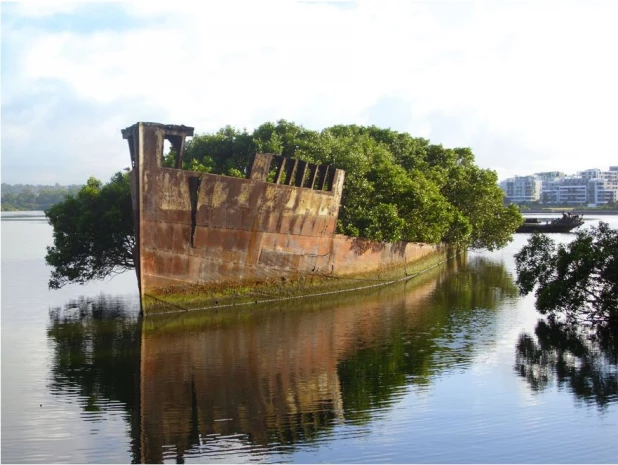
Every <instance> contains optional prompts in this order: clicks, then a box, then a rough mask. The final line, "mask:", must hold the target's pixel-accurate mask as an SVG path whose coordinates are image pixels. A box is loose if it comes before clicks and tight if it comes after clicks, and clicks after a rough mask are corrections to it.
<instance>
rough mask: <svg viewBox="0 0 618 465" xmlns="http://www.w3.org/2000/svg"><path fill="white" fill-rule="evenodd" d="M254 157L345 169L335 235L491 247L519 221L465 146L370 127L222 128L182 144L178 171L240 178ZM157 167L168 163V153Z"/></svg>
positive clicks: (267, 125)
mask: <svg viewBox="0 0 618 465" xmlns="http://www.w3.org/2000/svg"><path fill="white" fill-rule="evenodd" d="M255 152H265V153H275V154H279V155H283V156H286V157H295V158H299V159H301V160H305V161H308V162H313V163H321V164H331V165H334V166H336V167H337V168H340V169H343V170H345V172H346V180H345V183H344V190H343V198H342V202H341V209H340V213H339V221H338V232H339V233H341V234H347V235H350V236H360V237H364V238H367V239H372V240H376V241H410V242H428V243H434V244H435V243H439V242H448V243H450V244H452V245H455V246H457V247H463V248H465V247H470V246H471V247H476V248H487V249H490V250H493V249H496V248H501V247H503V246H505V245H506V244H507V243H508V242H509V241H510V240H511V237H512V234H513V232H514V231H515V229H517V227H518V226H519V224H520V223H521V222H522V216H521V214H520V212H519V211H518V209H517V207H516V206H514V205H511V206H505V205H504V204H503V202H504V193H503V192H502V190H501V189H500V188H499V187H498V183H497V182H498V179H497V175H496V173H495V172H494V171H491V170H483V169H480V168H479V167H477V166H476V165H475V164H474V154H473V153H472V151H471V150H470V149H469V148H454V149H446V148H444V147H443V146H442V145H432V144H430V143H429V141H428V140H427V139H422V138H415V137H412V136H411V135H409V134H406V133H399V132H396V131H393V130H391V129H384V128H378V127H376V126H369V127H365V126H357V125H337V126H332V127H330V128H326V129H324V130H322V131H312V130H308V129H305V128H303V127H302V126H298V125H296V124H294V123H292V122H288V121H285V120H280V121H277V122H276V123H264V124H262V125H260V126H259V127H258V128H256V129H255V130H254V131H253V133H251V134H249V133H248V132H247V131H246V130H243V131H239V130H237V129H234V128H232V127H230V126H226V127H225V128H222V129H221V130H219V131H218V132H216V133H214V134H203V135H199V136H196V137H194V138H193V139H192V140H190V141H189V142H188V143H187V152H186V154H185V162H184V163H183V168H185V169H190V170H193V171H202V172H210V173H214V174H223V175H228V176H236V177H244V176H246V174H247V167H248V165H249V163H250V160H251V157H252V155H253V154H254V153H255ZM164 164H165V165H166V166H173V154H168V156H167V157H166V159H165V161H164ZM273 176H274V173H273V174H272V175H271V176H270V178H269V179H270V180H272V179H273Z"/></svg>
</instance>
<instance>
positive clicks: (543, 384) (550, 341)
mask: <svg viewBox="0 0 618 465" xmlns="http://www.w3.org/2000/svg"><path fill="white" fill-rule="evenodd" d="M534 332H535V335H534V336H532V335H529V334H525V333H524V334H521V335H520V336H519V340H518V342H517V346H516V361H515V371H516V372H517V373H519V375H520V376H522V377H523V378H525V379H526V381H527V382H528V384H529V385H530V388H531V389H532V390H533V391H535V392H540V391H543V390H544V389H546V388H547V387H549V386H552V385H553V384H554V383H555V384H556V385H557V386H558V387H559V388H567V389H568V390H569V391H570V392H572V393H573V394H574V395H575V397H576V398H577V399H579V400H582V401H584V402H586V403H588V404H591V403H596V404H597V405H598V406H599V408H600V409H601V410H603V409H605V408H606V407H607V406H608V405H609V404H611V403H613V402H616V401H617V400H618V344H617V343H616V342H617V341H616V335H615V334H611V333H599V334H597V335H595V336H594V337H591V336H590V335H587V334H583V333H582V332H581V331H577V330H573V329H569V328H568V327H567V326H565V325H562V324H559V323H547V322H545V321H543V320H541V321H539V322H538V324H537V326H536V329H535V331H534Z"/></svg>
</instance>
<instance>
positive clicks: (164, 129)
mask: <svg viewBox="0 0 618 465" xmlns="http://www.w3.org/2000/svg"><path fill="white" fill-rule="evenodd" d="M122 135H123V137H124V138H125V139H127V140H128V143H129V150H130V154H131V162H132V171H131V194H132V197H133V211H134V219H135V223H136V240H137V246H136V251H135V255H136V263H137V266H136V271H137V275H138V281H139V287H140V295H141V302H142V310H143V311H144V312H147V311H148V309H147V308H145V299H144V297H145V295H147V294H153V293H154V294H156V293H157V292H158V289H159V288H161V287H166V286H175V285H179V284H210V283H212V284H218V285H222V286H225V285H226V284H230V285H235V284H237V283H241V282H258V281H261V280H263V279H270V278H273V277H280V278H288V277H292V278H293V277H298V276H299V274H302V275H306V274H310V273H321V274H323V273H325V272H327V273H330V274H331V275H333V276H338V277H343V276H348V275H352V274H359V273H373V272H376V271H378V270H380V269H383V268H390V267H393V266H398V265H404V264H406V263H411V262H413V261H415V260H418V259H419V258H422V257H424V256H426V255H429V254H431V253H433V252H435V251H436V250H437V248H436V247H434V246H430V245H427V244H411V243H409V244H389V243H374V242H370V241H361V240H359V239H357V238H351V237H347V236H342V235H336V234H335V230H336V225H337V215H338V213H339V204H340V201H341V194H342V191H343V183H344V178H345V173H344V172H343V171H342V170H339V169H334V168H333V167H329V166H324V165H314V164H310V163H306V162H300V161H298V160H291V159H285V158H283V157H281V156H278V155H273V154H256V155H255V157H254V159H253V164H252V166H251V169H250V171H249V174H248V177H247V179H241V178H233V177H227V176H220V175H213V174H205V173H198V172H193V171H187V170H181V169H176V168H165V167H162V166H161V161H162V158H163V143H164V140H165V139H168V140H170V142H172V144H173V145H174V147H176V149H177V154H178V159H177V160H176V166H181V160H182V157H183V156H184V153H183V152H184V144H185V138H186V137H188V136H192V135H193V128H191V127H187V126H176V125H163V124H157V123H137V124H135V125H133V126H131V127H129V128H127V129H124V130H123V131H122ZM272 170H275V182H268V181H267V177H268V174H269V172H271V171H272ZM276 181H281V182H282V183H277V182H276ZM327 189H328V190H327Z"/></svg>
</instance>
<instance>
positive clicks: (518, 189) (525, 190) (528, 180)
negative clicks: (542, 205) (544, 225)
mask: <svg viewBox="0 0 618 465" xmlns="http://www.w3.org/2000/svg"><path fill="white" fill-rule="evenodd" d="M542 186H543V182H542V181H541V180H540V179H539V178H537V177H536V176H515V177H514V178H510V179H506V180H505V181H502V183H500V187H502V190H504V192H506V196H507V198H508V199H509V200H511V202H515V203H521V202H535V201H537V200H540V199H541V187H542Z"/></svg>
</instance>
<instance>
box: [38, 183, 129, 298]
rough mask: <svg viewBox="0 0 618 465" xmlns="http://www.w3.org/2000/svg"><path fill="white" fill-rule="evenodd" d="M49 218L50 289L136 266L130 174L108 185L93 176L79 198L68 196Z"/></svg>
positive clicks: (101, 276)
mask: <svg viewBox="0 0 618 465" xmlns="http://www.w3.org/2000/svg"><path fill="white" fill-rule="evenodd" d="M45 215H46V216H47V218H48V220H49V223H50V224H51V225H52V227H53V228H54V245H53V246H52V247H47V255H46V256H45V261H46V262H47V264H48V265H50V266H52V267H53V268H54V269H53V271H52V274H51V278H50V280H49V287H50V288H52V289H58V288H60V287H62V286H64V285H65V284H68V283H70V282H74V283H80V284H83V283H85V282H87V281H90V280H92V279H102V278H105V277H107V276H109V275H111V274H113V273H115V272H122V271H125V270H128V269H131V268H134V266H135V264H134V261H133V247H134V244H135V232H134V227H133V212H132V207H131V189H130V186H129V177H128V173H116V174H115V175H114V176H113V177H112V179H111V181H110V182H109V183H108V184H105V185H103V184H102V183H101V181H99V180H97V179H95V178H92V177H91V178H90V179H89V180H88V182H87V184H86V185H85V186H84V187H82V188H81V190H80V191H79V192H78V193H77V194H76V195H69V196H68V197H67V198H66V200H64V202H61V203H58V204H56V205H54V206H52V207H51V208H50V209H49V210H47V212H46V213H45Z"/></svg>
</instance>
